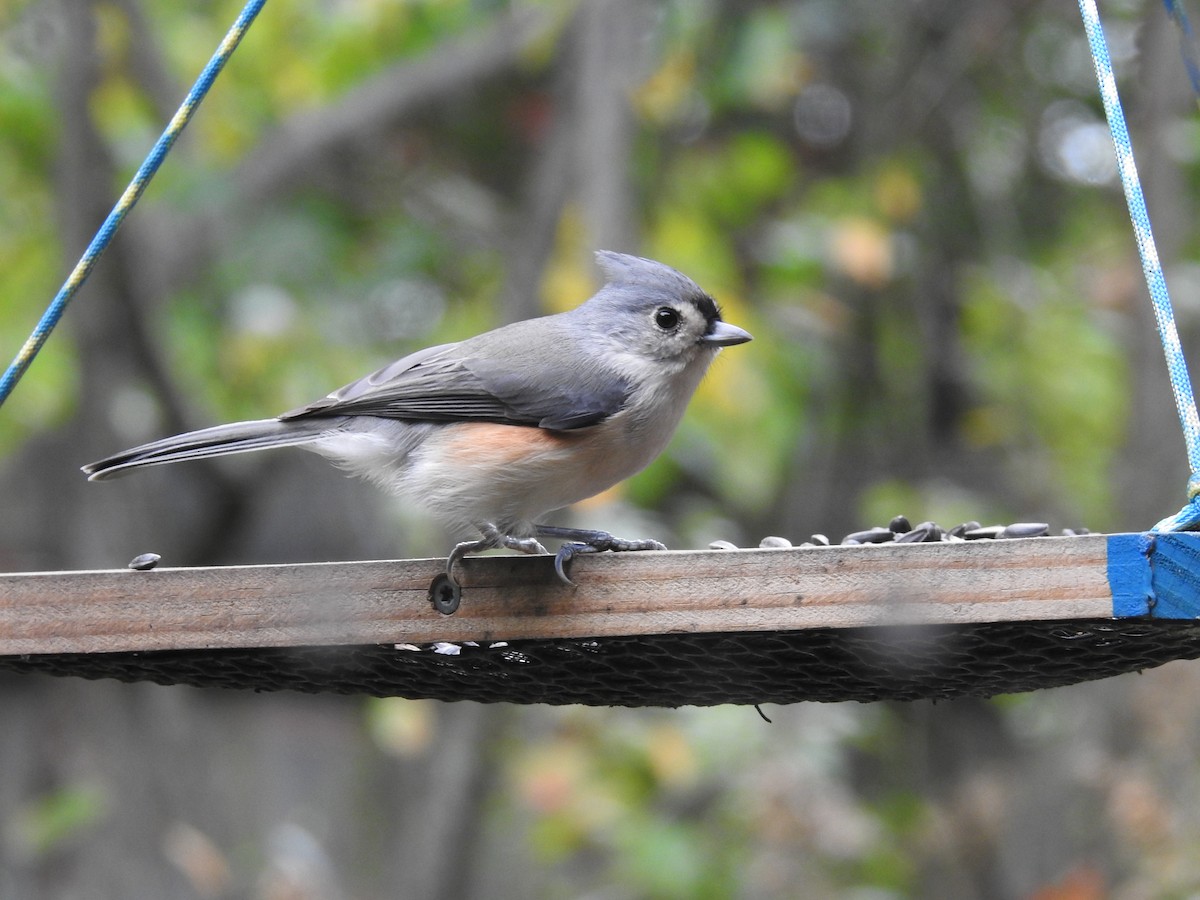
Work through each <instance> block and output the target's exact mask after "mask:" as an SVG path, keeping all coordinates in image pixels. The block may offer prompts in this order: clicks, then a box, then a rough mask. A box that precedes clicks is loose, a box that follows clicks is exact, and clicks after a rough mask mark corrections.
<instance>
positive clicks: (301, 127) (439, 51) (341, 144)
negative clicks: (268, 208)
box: [157, 9, 557, 285]
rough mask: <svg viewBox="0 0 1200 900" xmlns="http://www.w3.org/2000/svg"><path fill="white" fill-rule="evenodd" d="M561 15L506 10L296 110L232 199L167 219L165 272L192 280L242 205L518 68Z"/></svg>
mask: <svg viewBox="0 0 1200 900" xmlns="http://www.w3.org/2000/svg"><path fill="white" fill-rule="evenodd" d="M556 21H557V19H556V17H555V16H553V15H550V14H547V13H546V12H544V11H543V10H540V9H523V10H519V11H517V12H514V13H511V14H505V15H502V16H500V17H499V18H498V21H497V22H496V24H494V25H493V26H491V27H490V28H488V29H486V30H485V31H483V32H482V33H478V34H473V35H470V36H468V37H464V38H460V39H457V40H454V41H447V42H446V43H444V44H442V45H439V46H438V47H437V48H435V49H434V50H432V51H430V52H429V53H427V54H426V55H425V56H423V57H421V58H420V59H417V60H406V61H404V62H402V63H398V64H397V65H394V66H392V67H390V68H388V69H387V70H385V71H383V72H380V73H379V74H378V75H376V76H374V77H373V78H370V79H368V80H367V81H365V82H363V83H362V84H361V85H359V86H358V87H356V88H354V89H352V90H350V91H349V92H348V93H347V94H346V95H345V96H343V97H341V98H339V99H338V100H337V101H335V102H334V103H331V104H329V105H327V106H325V107H322V108H320V109H315V110H308V111H305V112H302V113H298V114H296V115H295V116H293V117H292V118H291V119H290V120H288V121H287V122H285V123H284V124H283V125H282V126H280V127H279V128H278V129H276V130H275V131H273V132H271V133H269V134H267V135H266V136H265V137H264V138H263V139H262V140H261V141H260V143H259V144H258V146H257V147H255V148H254V149H253V150H251V151H250V152H249V153H248V154H247V155H246V158H245V159H244V161H243V162H242V163H241V165H240V166H239V167H238V168H237V169H236V170H235V171H234V172H233V173H232V174H231V175H230V176H229V181H230V184H231V187H232V189H231V190H230V191H229V192H228V193H227V194H225V195H224V196H225V197H227V198H228V199H226V200H224V201H223V202H221V203H219V204H217V205H216V206H214V207H212V208H209V209H206V210H203V211H200V212H199V213H197V214H196V215H195V216H194V217H192V218H191V219H188V220H186V221H184V222H183V223H180V224H179V225H178V226H176V227H171V223H164V224H166V226H167V229H168V230H169V232H170V234H169V236H168V237H167V238H166V240H165V241H164V245H163V246H162V247H160V248H159V251H158V253H157V259H158V264H159V266H160V268H161V270H162V272H163V276H164V279H165V280H166V281H167V283H169V284H173V285H178V284H180V283H183V282H185V281H187V280H188V279H189V278H190V277H191V276H192V274H193V273H195V272H196V270H197V269H198V268H199V267H201V266H203V265H204V263H205V261H206V260H207V259H208V257H209V255H210V254H211V252H212V248H213V245H214V244H215V243H216V241H217V237H218V235H220V234H221V233H222V232H223V231H227V230H228V224H229V222H230V221H231V220H236V219H238V218H239V215H238V211H239V210H253V209H256V208H258V207H259V206H261V204H263V203H267V202H269V201H271V200H272V199H274V198H275V197H276V196H278V195H280V194H281V193H283V192H284V191H285V190H287V189H288V188H290V187H292V186H293V185H294V184H295V182H296V181H297V180H298V179H300V178H302V177H303V176H304V174H305V173H306V172H308V171H310V170H311V169H312V168H313V167H314V166H315V165H316V164H318V163H319V162H321V161H323V160H324V159H326V158H328V157H330V156H331V155H332V154H334V153H336V152H337V151H338V150H340V149H342V148H345V147H346V146H348V145H351V144H354V143H357V142H360V141H362V140H364V139H366V138H368V137H370V136H372V135H376V134H379V133H381V132H383V131H385V130H387V129H390V128H395V127H396V125H397V123H398V122H401V121H403V120H404V119H406V118H407V117H410V116H413V115H415V114H416V113H418V112H420V111H421V110H423V109H427V108H429V107H431V106H433V105H435V104H437V103H439V102H443V101H445V100H446V99H447V98H449V97H451V96H453V95H455V94H458V93H460V92H462V91H466V90H468V89H470V88H472V87H474V86H476V85H479V84H483V83H485V82H487V81H488V80H490V79H492V78H495V77H497V76H498V75H499V74H500V73H502V72H505V71H507V70H509V69H511V68H513V67H514V66H516V65H518V64H519V63H520V61H521V59H522V57H523V55H524V54H525V53H526V52H528V51H529V49H530V48H531V47H532V46H534V45H535V44H536V43H537V42H538V41H540V40H542V39H543V38H545V36H546V35H547V33H548V32H549V30H550V29H551V28H552V27H553V26H554V24H555V23H556Z"/></svg>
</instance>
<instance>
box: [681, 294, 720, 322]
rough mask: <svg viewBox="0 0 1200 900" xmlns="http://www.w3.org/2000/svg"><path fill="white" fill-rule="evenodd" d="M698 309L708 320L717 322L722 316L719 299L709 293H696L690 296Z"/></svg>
mask: <svg viewBox="0 0 1200 900" xmlns="http://www.w3.org/2000/svg"><path fill="white" fill-rule="evenodd" d="M688 299H690V300H691V301H692V302H693V303H694V304H696V309H698V310H699V311H700V315H702V316H704V320H705V321H706V322H716V321H718V320H720V318H721V309H720V307H718V306H717V301H716V300H714V299H713V298H712V297H710V296H708V294H694V295H692V296H691V297H689V298H688Z"/></svg>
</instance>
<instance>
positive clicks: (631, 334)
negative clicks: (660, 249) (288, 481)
mask: <svg viewBox="0 0 1200 900" xmlns="http://www.w3.org/2000/svg"><path fill="white" fill-rule="evenodd" d="M596 259H597V262H598V263H599V265H600V268H601V269H602V270H603V272H604V274H605V275H606V276H607V283H606V284H605V285H604V287H602V288H601V289H600V291H599V292H598V293H596V295H595V296H593V297H592V298H591V299H590V300H588V301H587V302H586V303H584V304H582V305H581V306H579V307H577V308H575V309H573V310H570V311H569V312H564V313H558V314H557V315H552V316H543V317H541V318H537V319H529V320H527V321H524V322H517V323H514V324H512V325H506V326H504V327H502V328H497V329H495V330H494V331H488V332H486V333H484V334H481V335H478V336H477V337H473V338H469V339H467V340H465V341H461V342H459V343H456V344H442V345H440V346H437V347H430V348H428V349H425V350H419V351H417V352H416V353H413V354H411V355H409V356H406V357H404V358H403V359H401V360H398V361H397V362H394V363H392V364H391V365H388V366H385V367H384V368H382V369H380V370H379V371H378V372H375V373H373V374H371V375H368V376H367V377H365V378H361V379H359V380H358V381H355V382H352V383H350V384H348V385H346V386H345V387H343V388H341V389H339V390H336V391H334V392H333V393H332V394H330V395H329V396H327V397H325V398H323V399H321V400H317V401H316V402H315V403H310V404H308V405H307V406H302V407H300V408H299V409H294V410H292V411H291V412H287V413H284V414H283V415H281V416H278V417H277V418H274V419H261V420H257V421H252V422H236V423H233V424H231V425H218V426H216V427H214V428H205V429H203V430H201V431H192V432H189V433H187V434H181V435H177V436H175V437H169V438H164V439H162V440H159V441H154V442H153V443H149V444H144V445H142V446H140V447H134V448H133V449H132V450H126V451H125V452H123V453H118V454H116V455H115V456H110V457H108V458H107V459H102V460H100V461H99V462H94V463H90V464H88V465H86V466H84V467H83V471H84V472H85V473H86V474H87V476H88V478H89V480H92V481H98V480H101V479H106V478H112V477H114V476H117V475H121V474H124V473H125V472H127V471H129V470H130V469H133V468H137V467H140V466H156V465H163V464H165V463H173V462H178V461H180V460H184V459H202V458H204V457H209V456H220V455H223V454H226V453H244V452H247V451H250V450H262V449H265V448H268V447H286V446H292V445H295V446H302V447H305V448H306V449H309V450H312V451H315V452H316V453H319V454H321V455H322V456H325V457H328V458H329V459H331V460H333V461H334V462H335V463H337V464H338V465H340V466H341V467H343V468H344V469H347V470H348V471H350V472H351V473H353V474H355V475H361V476H363V477H365V478H367V479H369V480H371V481H373V482H375V483H376V484H379V485H380V486H382V487H384V488H387V489H388V490H391V491H394V492H396V493H398V494H401V495H403V496H405V497H407V498H409V499H410V500H411V501H412V502H414V503H416V504H418V505H419V506H420V507H422V508H423V509H425V510H426V511H427V512H428V513H429V514H430V515H431V516H432V517H433V518H435V519H437V520H438V521H440V522H442V523H443V524H445V525H447V526H449V527H451V528H456V529H461V528H467V527H472V528H475V529H477V530H478V531H479V533H480V534H481V538H480V539H479V540H475V541H468V542H465V543H461V544H458V545H457V546H456V547H455V548H454V550H453V552H452V553H451V554H450V557H449V559H448V560H447V563H446V573H447V576H448V580H449V581H450V583H451V584H453V585H455V587H456V588H457V584H456V582H455V581H454V577H453V567H454V563H455V561H456V560H458V559H460V558H461V557H462V556H463V555H465V554H467V553H476V552H480V551H483V550H490V549H493V548H496V547H506V548H509V549H512V550H520V551H523V552H526V553H545V552H546V550H545V548H543V547H542V545H541V544H540V543H539V542H538V540H537V538H539V537H551V538H562V539H564V540H565V541H566V542H565V543H564V544H563V545H562V548H561V549H560V550H559V551H558V554H557V555H556V557H555V569H556V571H557V572H558V574H559V577H560V578H562V579H563V580H564V581H567V582H568V583H569V579H567V576H566V571H565V565H566V563H567V562H568V561H569V560H570V559H571V557H572V556H574V555H575V554H577V553H592V552H598V551H603V550H647V549H665V548H664V547H663V545H662V544H660V543H658V542H657V541H624V540H620V539H618V538H615V537H613V536H612V535H610V534H606V533H605V532H597V531H584V530H578V529H570V528H558V527H554V526H550V525H542V524H539V523H537V521H536V520H537V519H538V518H540V517H541V516H542V515H544V514H545V513H547V512H549V511H551V510H555V509H559V508H560V507H563V506H567V505H569V504H571V503H575V502H577V501H579V500H583V499H585V498H587V497H591V496H593V495H594V494H598V493H600V492H601V491H603V490H606V489H607V488H609V487H611V486H612V485H614V484H616V483H617V482H619V481H621V480H622V479H624V478H628V477H629V476H630V475H633V474H634V473H635V472H638V471H640V470H641V469H642V468H644V467H645V466H646V465H647V464H649V463H650V461H651V460H653V459H654V458H655V457H656V456H657V455H658V454H659V453H660V452H661V451H662V449H663V448H664V447H665V446H666V444H667V441H668V440H669V439H670V437H671V435H672V434H673V433H674V431H675V426H676V425H678V424H679V420H680V418H681V417H682V416H683V411H684V409H685V408H686V406H687V404H688V401H689V400H690V399H691V396H692V394H693V392H694V391H695V390H696V387H697V385H699V383H700V379H701V378H702V377H703V376H704V373H705V371H706V370H707V369H708V366H709V363H711V362H712V361H713V359H714V358H715V357H716V355H717V353H718V352H719V351H720V349H721V348H722V347H726V346H730V345H732V344H741V343H745V342H746V341H748V340H750V335H749V334H748V333H747V332H745V331H743V330H742V329H741V328H738V327H737V326H735V325H730V324H728V323H726V322H723V321H721V313H720V311H719V310H718V309H717V304H716V302H715V301H714V300H713V299H712V297H710V296H709V295H708V294H706V293H705V292H704V291H702V290H701V289H700V288H699V286H697V285H696V283H695V282H694V281H692V280H691V279H690V278H688V277H687V276H685V275H683V274H681V273H679V272H677V271H675V270H674V269H672V268H669V267H668V266H664V265H663V264H662V263H658V262H654V261H653V260H649V259H641V258H638V257H636V256H626V255H625V254H622V253H612V252H608V251H601V252H599V253H597V254H596Z"/></svg>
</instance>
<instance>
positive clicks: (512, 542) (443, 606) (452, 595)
mask: <svg viewBox="0 0 1200 900" xmlns="http://www.w3.org/2000/svg"><path fill="white" fill-rule="evenodd" d="M479 531H480V532H481V533H482V534H483V537H482V538H480V539H479V540H477V541H463V542H462V543H461V544H456V545H455V546H454V549H453V550H451V551H450V555H449V556H448V557H446V571H445V572H441V573H439V574H438V575H437V577H435V578H434V579H433V582H432V583H431V584H430V585H429V602H430V603H432V604H433V608H434V609H436V610H437V611H438V612H440V613H442V614H443V615H447V616H449V615H453V614H454V612H455V611H456V610H457V609H458V605H459V603H460V601H461V600H462V585H461V584H460V583H459V581H458V579H457V578H455V577H454V564H455V563H457V562H458V561H459V560H461V559H462V558H463V557H464V556H466V555H467V554H468V553H483V552H484V551H485V550H495V549H496V548H497V547H504V548H505V549H506V550H519V551H520V552H521V553H546V552H547V551H546V548H545V547H543V546H542V545H541V543H540V542H539V541H538V540H537V538H532V537H529V538H519V537H514V536H513V535H511V534H502V533H501V532H500V529H498V528H496V526H495V525H492V524H490V523H487V524H484V525H481V526H480V527H479Z"/></svg>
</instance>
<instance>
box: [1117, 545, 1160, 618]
mask: <svg viewBox="0 0 1200 900" xmlns="http://www.w3.org/2000/svg"><path fill="white" fill-rule="evenodd" d="M1154 543H1155V538H1154V536H1152V535H1148V534H1114V535H1110V536H1109V538H1108V586H1109V589H1110V590H1111V591H1112V603H1113V615H1114V616H1116V617H1117V618H1123V617H1128V616H1146V615H1150V614H1151V610H1152V608H1153V606H1154V605H1155V604H1154V602H1153V600H1154V585H1153V584H1152V583H1151V578H1150V554H1151V552H1153V549H1154Z"/></svg>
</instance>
